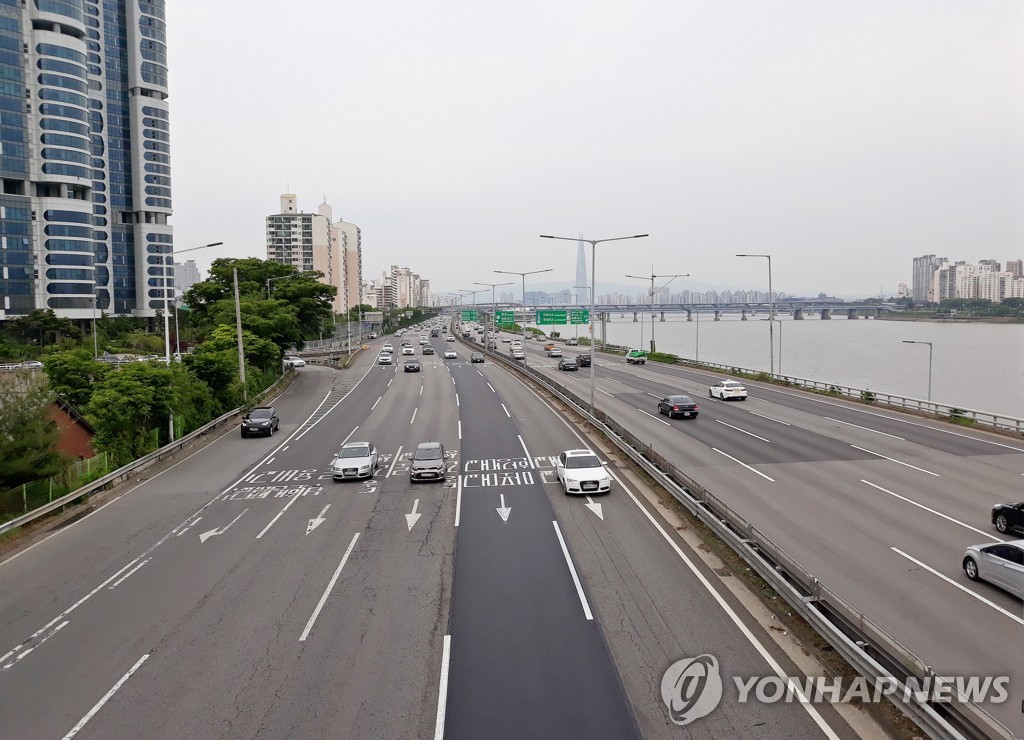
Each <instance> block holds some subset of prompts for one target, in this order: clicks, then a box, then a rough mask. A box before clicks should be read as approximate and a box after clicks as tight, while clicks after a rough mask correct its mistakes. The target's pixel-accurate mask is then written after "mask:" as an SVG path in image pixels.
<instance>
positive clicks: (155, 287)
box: [0, 0, 174, 325]
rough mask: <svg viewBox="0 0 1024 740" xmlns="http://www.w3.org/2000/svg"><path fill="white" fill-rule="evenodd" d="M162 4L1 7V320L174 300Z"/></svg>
mask: <svg viewBox="0 0 1024 740" xmlns="http://www.w3.org/2000/svg"><path fill="white" fill-rule="evenodd" d="M165 27H166V23H165V18H164V3H163V2H159V1H154V0H139V1H138V2H127V3H116V2H112V1H109V0H59V1H58V0H35V1H34V2H20V1H19V0H0V79H2V80H3V84H0V124H2V125H0V182H2V192H0V319H5V318H13V317H17V316H24V315H26V314H28V313H30V312H31V311H33V310H35V309H53V310H54V312H55V313H56V314H57V315H58V316H60V317H62V318H68V319H72V320H77V321H79V323H80V324H82V325H88V322H89V320H90V319H91V318H92V316H93V311H94V306H95V307H96V308H98V309H99V310H100V311H102V312H105V313H108V314H116V315H119V316H136V317H146V318H151V317H155V316H156V315H157V314H158V313H159V312H161V311H163V310H164V308H165V305H166V301H167V300H173V298H174V296H173V286H174V281H173V275H174V273H173V269H174V268H173V266H172V260H173V258H172V257H171V256H170V254H171V252H172V250H173V241H172V230H171V227H170V225H169V224H168V219H169V218H170V215H171V168H170V164H171V162H170V136H169V120H170V117H169V108H168V103H167V99H168V88H167V40H166V35H165Z"/></svg>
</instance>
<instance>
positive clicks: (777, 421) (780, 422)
mask: <svg viewBox="0 0 1024 740" xmlns="http://www.w3.org/2000/svg"><path fill="white" fill-rule="evenodd" d="M747 413H748V414H753V415H754V416H760V417H761V418H762V419H767V420H768V421H774V422H775V423H776V424H782V425H783V426H787V427H789V426H793V425H792V424H790V423H789V422H787V421H780V420H779V419H773V418H772V417H770V416H765V415H764V414H759V413H757V412H756V411H748V412H747Z"/></svg>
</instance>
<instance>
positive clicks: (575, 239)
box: [540, 234, 650, 421]
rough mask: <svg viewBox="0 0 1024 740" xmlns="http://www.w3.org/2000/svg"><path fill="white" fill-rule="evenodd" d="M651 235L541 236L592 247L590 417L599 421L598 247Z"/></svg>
mask: <svg viewBox="0 0 1024 740" xmlns="http://www.w3.org/2000/svg"><path fill="white" fill-rule="evenodd" d="M645 236H650V235H649V234H634V235H633V236H616V237H612V238H610V239H584V238H583V237H580V236H572V237H570V236H551V235H550V234H541V235H540V238H541V239H563V240H565V241H570V242H587V243H588V244H589V245H590V352H591V358H590V415H591V417H593V419H594V421H597V415H596V413H595V412H596V408H595V406H594V388H595V386H596V383H595V381H594V378H595V377H596V376H595V375H594V368H595V367H597V357H596V354H597V353H596V351H595V350H596V345H595V343H594V294H595V293H596V292H597V264H596V263H597V245H598V244H601V243H602V242H617V241H622V240H623V239H642V238H644V237H645Z"/></svg>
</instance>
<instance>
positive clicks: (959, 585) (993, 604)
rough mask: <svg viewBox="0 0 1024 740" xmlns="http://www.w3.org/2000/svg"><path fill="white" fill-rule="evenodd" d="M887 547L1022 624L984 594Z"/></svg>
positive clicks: (896, 549)
mask: <svg viewBox="0 0 1024 740" xmlns="http://www.w3.org/2000/svg"><path fill="white" fill-rule="evenodd" d="M889 549H890V550H892V551H893V552H894V553H896V554H897V555H902V556H903V557H905V558H906V559H907V560H909V561H910V562H912V563H914V564H915V565H918V566H920V567H921V568H924V569H925V570H926V571H928V572H929V573H931V574H932V575H936V576H938V577H939V578H941V579H942V580H944V581H945V582H946V583H949V584H950V585H953V586H956V587H957V588H958V589H960V590H961V591H963V592H964V593H965V594H968V595H969V596H973V597H974V598H976V599H977V600H978V601H980V602H981V603H983V604H987V605H988V606H991V607H992V608H993V609H995V610H996V611H997V612H1000V613H1002V614H1005V615H1006V616H1008V617H1009V618H1010V619H1012V620H1013V621H1015V622H1016V623H1017V624H1024V619H1021V618H1020V617H1018V616H1017V615H1016V614H1013V613H1012V612H1008V611H1006V609H1004V608H1003V607H1001V606H999V605H998V604H996V603H993V602H991V601H989V600H988V599H986V598H985V597H984V596H979V595H978V594H976V593H974V592H973V591H971V589H969V588H967V587H966V586H963V585H962V584H959V583H957V582H956V581H954V580H953V579H952V578H950V577H949V576H945V575H943V574H942V573H939V571H937V570H935V569H934V568H932V567H931V566H928V565H925V564H924V563H922V562H921V561H920V560H918V559H917V558H915V557H913V556H912V555H907V553H905V552H903V550H900V549H899V548H896V547H890V548H889Z"/></svg>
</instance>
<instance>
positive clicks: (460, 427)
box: [459, 419, 462, 439]
mask: <svg viewBox="0 0 1024 740" xmlns="http://www.w3.org/2000/svg"><path fill="white" fill-rule="evenodd" d="M459 439H462V419H459Z"/></svg>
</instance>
